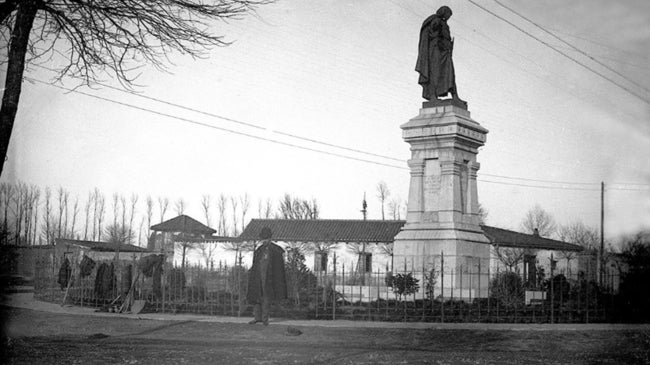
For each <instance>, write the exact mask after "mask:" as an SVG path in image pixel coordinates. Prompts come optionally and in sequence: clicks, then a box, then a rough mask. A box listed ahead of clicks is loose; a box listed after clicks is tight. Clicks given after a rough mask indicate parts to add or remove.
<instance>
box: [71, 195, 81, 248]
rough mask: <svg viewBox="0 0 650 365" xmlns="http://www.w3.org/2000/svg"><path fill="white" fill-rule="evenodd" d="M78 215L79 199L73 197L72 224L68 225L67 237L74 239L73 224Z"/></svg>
mask: <svg viewBox="0 0 650 365" xmlns="http://www.w3.org/2000/svg"><path fill="white" fill-rule="evenodd" d="M78 214H79V197H78V196H75V198H74V204H73V205H72V224H71V225H70V234H69V237H70V238H72V239H74V238H75V236H76V232H75V224H76V223H77V215H78Z"/></svg>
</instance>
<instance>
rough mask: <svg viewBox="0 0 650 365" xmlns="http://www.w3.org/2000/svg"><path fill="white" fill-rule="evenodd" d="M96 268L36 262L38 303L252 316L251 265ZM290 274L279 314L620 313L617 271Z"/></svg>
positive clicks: (539, 319)
mask: <svg viewBox="0 0 650 365" xmlns="http://www.w3.org/2000/svg"><path fill="white" fill-rule="evenodd" d="M97 264H98V265H97V266H96V267H95V268H94V270H93V271H92V272H91V273H90V274H89V275H87V276H85V277H82V275H81V273H80V270H79V268H76V269H75V268H72V269H71V272H70V280H69V281H68V284H66V285H61V284H59V283H58V282H57V281H58V274H59V269H60V265H61V263H58V262H53V261H50V262H38V263H37V270H36V272H35V278H34V285H35V295H36V297H37V298H39V299H41V300H46V301H52V302H59V303H63V302H66V303H68V304H74V305H80V306H91V307H96V308H98V310H107V311H118V310H119V309H121V308H123V304H124V301H125V300H141V301H143V302H141V303H144V308H143V311H144V312H160V313H195V314H206V315H226V316H251V315H252V310H251V309H252V308H251V306H250V305H248V303H246V299H245V298H246V289H247V282H248V280H247V278H248V269H247V268H246V267H244V266H219V267H215V268H209V269H206V268H201V267H196V266H188V267H184V268H181V267H175V266H172V265H170V264H165V265H164V266H163V268H162V270H160V271H159V273H158V274H156V273H154V275H153V276H151V277H145V276H144V275H143V274H142V273H138V270H137V269H136V267H137V265H136V262H135V261H134V260H133V261H130V260H122V261H119V263H118V262H114V261H107V262H100V263H97ZM101 264H106V265H107V266H108V265H110V264H113V266H114V271H113V277H112V278H109V279H108V281H107V280H106V279H104V284H106V282H108V283H109V284H108V285H102V284H101V283H100V284H98V279H97V277H98V275H99V273H98V271H99V270H98V267H99V265H101ZM286 272H287V288H288V292H289V298H288V299H287V300H285V301H283V302H280V303H275V304H273V305H272V308H271V315H272V316H275V317H283V318H294V319H350V320H369V321H426V322H526V323H558V322H562V323H573V322H576V323H588V322H615V321H618V320H619V317H620V313H619V311H617V299H616V294H617V293H616V291H617V287H618V283H619V282H620V277H619V274H618V273H616V272H614V271H613V270H611V271H606V272H604V274H603V279H602V282H603V284H602V285H597V284H596V283H595V282H594V281H591V280H590V279H589V278H593V277H594V275H591V273H582V272H580V273H566V272H562V271H560V272H557V273H553V277H552V279H551V278H550V275H549V278H536V279H535V280H531V278H526V277H524V276H522V275H520V274H519V273H517V272H513V271H508V270H493V271H490V270H486V271H481V272H479V271H475V272H471V271H469V270H466V269H463V268H462V267H459V268H446V267H443V268H442V270H440V271H438V272H437V273H435V272H428V273H427V272H421V273H412V272H409V273H406V272H403V273H392V272H390V271H382V270H376V271H373V272H359V271H358V270H356V268H355V267H354V266H352V267H350V265H348V266H347V267H346V266H345V265H336V266H332V267H331V270H330V271H327V272H326V271H318V272H313V271H310V270H304V269H302V270H299V269H298V268H291V267H287V270H286ZM445 277H446V278H447V279H448V278H450V277H451V278H456V279H455V282H456V283H457V284H458V287H457V288H455V289H454V290H448V289H445V288H444V286H443V285H441V283H442V282H443V281H444V280H445ZM459 277H460V280H458V278H459ZM100 281H101V280H100ZM481 282H482V283H483V284H481ZM466 283H467V284H466ZM477 283H478V285H477ZM463 285H469V286H471V287H473V288H476V287H478V288H479V290H467V289H468V288H464V287H463ZM128 293H131V296H128ZM125 309H126V308H125Z"/></svg>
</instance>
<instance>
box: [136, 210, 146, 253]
mask: <svg viewBox="0 0 650 365" xmlns="http://www.w3.org/2000/svg"><path fill="white" fill-rule="evenodd" d="M145 219H146V218H145V217H142V219H141V220H140V227H139V228H138V246H140V247H142V229H143V228H144V222H145Z"/></svg>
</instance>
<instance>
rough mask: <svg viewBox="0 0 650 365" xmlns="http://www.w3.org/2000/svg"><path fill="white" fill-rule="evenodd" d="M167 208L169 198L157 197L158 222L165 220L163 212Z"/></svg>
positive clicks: (165, 211)
mask: <svg viewBox="0 0 650 365" xmlns="http://www.w3.org/2000/svg"><path fill="white" fill-rule="evenodd" d="M167 208H169V199H168V198H163V197H160V196H159V197H158V210H159V211H160V223H162V222H164V221H165V213H167Z"/></svg>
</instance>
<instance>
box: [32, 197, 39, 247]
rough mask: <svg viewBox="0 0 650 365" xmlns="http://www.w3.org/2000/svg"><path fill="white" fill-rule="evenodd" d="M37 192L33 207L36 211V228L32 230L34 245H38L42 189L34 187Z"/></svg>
mask: <svg viewBox="0 0 650 365" xmlns="http://www.w3.org/2000/svg"><path fill="white" fill-rule="evenodd" d="M34 188H35V189H36V191H35V192H34V196H33V203H32V207H33V209H34V226H33V229H32V231H33V232H32V244H33V245H34V244H36V235H37V233H38V208H39V206H40V205H41V189H39V188H37V187H34Z"/></svg>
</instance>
